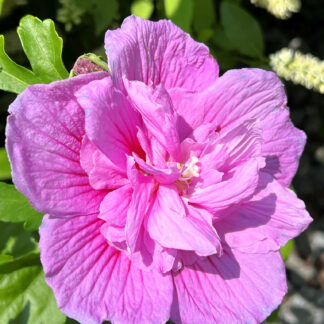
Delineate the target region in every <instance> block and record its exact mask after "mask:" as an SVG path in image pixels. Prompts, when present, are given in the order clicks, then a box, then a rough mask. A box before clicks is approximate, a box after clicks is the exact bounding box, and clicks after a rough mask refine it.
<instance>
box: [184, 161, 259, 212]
mask: <svg viewBox="0 0 324 324" xmlns="http://www.w3.org/2000/svg"><path fill="white" fill-rule="evenodd" d="M263 165H264V164H263V161H260V160H259V159H251V160H249V161H247V162H246V163H245V164H243V165H241V166H238V167H236V168H235V169H233V170H235V171H234V173H233V175H232V177H231V178H229V179H227V180H223V181H221V182H217V183H215V184H212V185H210V186H208V187H204V188H200V187H199V188H197V189H196V190H195V191H194V192H193V193H192V195H191V196H190V198H189V202H190V203H191V204H194V205H198V206H200V207H203V208H206V209H207V210H208V211H209V212H211V213H213V214H215V213H216V212H217V211H220V210H222V209H226V208H228V207H230V206H231V205H233V204H238V203H240V202H242V201H246V200H248V199H250V198H251V197H252V195H253V193H254V192H255V190H256V189H257V187H258V184H259V170H260V168H261V167H262V166H263Z"/></svg>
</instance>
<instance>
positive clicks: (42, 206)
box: [6, 72, 107, 216]
mask: <svg viewBox="0 0 324 324" xmlns="http://www.w3.org/2000/svg"><path fill="white" fill-rule="evenodd" d="M106 76H107V73H104V72H100V73H91V74H87V75H80V76H78V77H75V78H72V79H67V80H63V81H57V82H53V83H51V84H41V85H33V86H30V87H28V89H26V90H25V91H24V92H23V93H21V94H20V95H19V96H18V97H17V99H16V100H15V101H14V102H13V103H12V104H11V105H10V108H9V112H10V116H9V117H8V123H7V128H6V136H7V142H6V148H7V152H8V154H9V158H10V161H11V166H12V177H13V182H14V183H15V185H16V187H17V188H18V190H19V191H21V192H22V193H23V194H24V195H26V197H27V198H28V199H29V201H30V202H31V204H32V205H33V206H34V207H35V208H36V209H37V210H39V211H40V212H43V213H51V214H52V215H56V216H67V215H84V214H88V213H93V212H97V211H98V208H99V204H100V202H101V200H102V198H103V196H104V194H105V193H104V192H100V191H96V190H94V189H93V188H92V187H91V186H90V184H89V179H88V175H87V174H86V173H85V171H84V170H83V168H82V167H81V165H80V149H81V141H82V138H83V136H84V111H83V109H82V108H81V107H80V105H79V104H78V102H77V100H76V98H75V93H76V92H77V91H78V90H79V89H80V88H81V87H83V86H87V85H89V82H91V81H93V80H98V79H102V78H104V77H106Z"/></svg>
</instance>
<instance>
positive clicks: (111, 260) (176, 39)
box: [7, 16, 311, 324]
mask: <svg viewBox="0 0 324 324" xmlns="http://www.w3.org/2000/svg"><path fill="white" fill-rule="evenodd" d="M105 43H106V50H107V55H108V62H109V68H110V71H111V75H110V74H108V73H106V72H96V73H90V74H84V75H80V76H77V77H74V78H71V79H68V80H64V81H58V82H54V83H52V84H49V85H34V86H31V87H29V88H28V89H27V90H26V91H25V92H23V93H22V94H21V95H19V96H18V98H17V99H16V100H15V102H14V103H13V104H12V105H11V106H10V113H11V115H10V117H9V119H8V126H7V149H8V152H9V155H10V160H11V163H12V169H13V180H14V183H15V185H16V186H17V188H18V189H19V190H20V191H21V192H23V193H24V194H25V195H26V196H27V197H28V198H29V200H30V202H31V203H32V204H33V206H34V207H35V208H36V209H37V210H39V211H41V212H43V213H46V214H48V215H46V216H45V218H44V221H43V224H42V226H41V228H40V249H41V261H42V264H43V266H44V270H45V274H46V280H47V283H48V284H49V285H50V287H52V289H53V291H54V293H55V296H56V299H57V302H58V306H59V307H60V308H61V309H62V311H63V312H64V313H66V314H67V315H68V316H70V317H72V318H75V319H77V320H78V321H80V322H81V323H86V324H90V323H101V322H102V321H104V320H111V321H112V322H113V323H154V324H156V323H165V322H166V321H167V320H168V319H169V318H171V319H172V320H173V321H175V322H176V323H256V322H261V321H263V320H264V319H265V318H266V317H267V316H268V315H269V314H270V313H271V312H272V311H273V310H274V309H275V308H276V307H277V306H278V305H279V304H280V302H281V300H282V297H283V296H284V294H285V293H286V281H285V267H284V264H283V262H282V259H281V257H280V253H279V248H280V247H281V246H282V245H284V244H285V243H286V242H287V241H288V240H289V239H291V238H292V237H294V236H296V235H298V234H299V233H300V232H301V231H303V230H304V229H305V228H306V227H307V225H308V224H309V223H310V221H311V218H310V216H309V215H308V213H307V212H306V210H305V206H304V203H303V202H302V201H301V200H299V199H298V198H297V197H296V195H295V194H294V192H292V191H291V190H289V189H288V186H289V185H290V183H291V180H292V177H293V176H294V174H295V172H296V170H297V166H298V160H299V157H300V155H301V153H302V151H303V147H304V144H305V135H304V133H303V132H301V131H300V130H298V129H296V128H295V127H294V126H293V124H292V123H291V121H290V119H289V110H288V108H287V106H286V95H285V92H284V88H283V85H282V83H281V82H280V80H279V79H278V78H277V77H276V75H275V74H274V73H272V72H267V71H263V70H259V69H240V70H231V71H229V72H227V73H225V74H224V75H223V76H221V77H218V65H217V62H216V61H215V59H214V58H213V57H212V56H211V55H210V54H209V51H208V48H207V47H206V46H204V45H203V44H200V43H197V42H195V41H194V40H192V39H191V38H190V36H189V35H188V34H185V33H184V32H183V31H182V30H180V29H179V28H177V27H176V26H175V25H174V24H172V23H171V22H170V21H165V20H162V21H159V22H150V21H146V20H142V19H140V18H137V17H134V16H132V17H129V18H127V19H126V20H125V22H124V23H123V25H122V27H121V28H120V29H117V30H114V31H108V32H107V34H106V39H105Z"/></svg>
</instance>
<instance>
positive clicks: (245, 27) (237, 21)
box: [220, 1, 264, 57]
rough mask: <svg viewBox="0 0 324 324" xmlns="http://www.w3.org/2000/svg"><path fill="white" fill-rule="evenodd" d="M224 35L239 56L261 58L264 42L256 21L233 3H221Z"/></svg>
mask: <svg viewBox="0 0 324 324" xmlns="http://www.w3.org/2000/svg"><path fill="white" fill-rule="evenodd" d="M220 14H221V22H222V25H223V27H224V33H225V35H226V36H227V38H228V39H229V41H230V43H231V44H232V45H233V46H234V47H235V49H236V50H237V51H238V52H240V53H241V54H244V55H247V56H250V57H262V55H263V49H264V40H263V35H262V31H261V28H260V26H259V23H258V22H257V20H256V19H254V18H253V16H251V15H250V14H249V13H248V12H247V11H246V10H244V9H242V8H241V7H239V6H238V5H235V4H234V3H231V2H228V1H223V2H222V3H221V8H220Z"/></svg>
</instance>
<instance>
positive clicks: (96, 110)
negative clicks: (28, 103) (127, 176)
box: [77, 76, 143, 172]
mask: <svg viewBox="0 0 324 324" xmlns="http://www.w3.org/2000/svg"><path fill="white" fill-rule="evenodd" d="M77 97H78V101H79V103H80V105H81V106H82V108H83V109H84V111H85V115H86V118H85V131H86V134H87V136H88V137H89V139H90V140H91V142H92V143H93V144H94V145H95V146H97V147H98V148H99V149H100V150H101V151H102V152H103V153H104V154H105V155H106V156H107V158H108V159H109V160H110V161H112V162H113V163H114V164H115V165H116V167H118V168H119V169H120V170H121V172H126V155H131V153H132V152H136V153H138V154H139V155H140V156H142V155H143V151H142V149H141V147H140V145H139V142H138V139H137V127H138V126H140V125H141V120H140V115H139V114H138V113H137V112H136V111H135V110H134V109H133V108H132V107H131V106H130V104H129V102H128V101H127V99H126V97H125V96H124V95H123V94H122V93H121V92H120V91H118V90H116V89H115V88H114V86H113V82H112V79H111V77H110V76H109V77H106V78H104V79H102V80H100V81H95V82H91V83H90V84H88V86H87V87H83V88H81V89H80V90H79V91H78V93H77Z"/></svg>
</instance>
